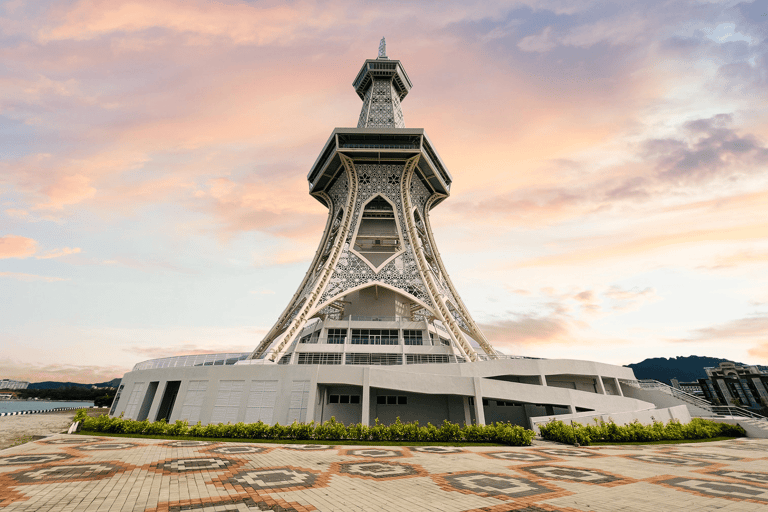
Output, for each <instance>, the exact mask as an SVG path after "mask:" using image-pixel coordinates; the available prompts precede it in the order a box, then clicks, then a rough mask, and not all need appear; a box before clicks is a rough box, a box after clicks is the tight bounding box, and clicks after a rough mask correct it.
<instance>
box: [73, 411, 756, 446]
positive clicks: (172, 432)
mask: <svg viewBox="0 0 768 512" xmlns="http://www.w3.org/2000/svg"><path fill="white" fill-rule="evenodd" d="M77 415H78V417H82V416H83V415H82V414H80V413H79V412H78V414H77ZM81 421H82V423H81V425H82V430H85V431H88V432H107V433H126V434H148V435H168V436H190V437H212V438H231V439H300V440H309V439H317V440H325V441H339V440H344V439H351V440H357V441H430V442H435V441H438V442H460V441H464V442H470V443H473V442H475V443H476V442H496V443H502V444H508V445H515V446H523V445H525V446H527V445H530V444H531V441H532V440H533V437H534V435H535V434H534V432H533V431H532V430H527V429H525V428H523V427H521V426H519V425H512V424H511V423H494V424H491V425H464V426H463V427H461V426H459V425H457V424H455V423H451V422H449V421H444V422H443V424H442V425H441V426H440V427H436V426H435V425H432V424H431V423H427V425H426V426H420V425H419V422H418V421H414V422H413V423H403V422H401V421H400V418H397V419H396V420H395V422H394V423H393V424H391V425H384V424H382V423H380V422H379V420H378V419H376V422H375V424H374V425H372V426H367V425H363V424H362V423H357V424H354V425H350V426H349V427H346V426H345V425H344V424H343V423H341V422H338V421H336V418H331V419H329V420H328V421H325V422H323V423H321V424H317V423H315V422H314V421H313V422H310V423H298V422H293V423H292V424H291V425H287V426H283V425H280V424H279V423H276V424H274V425H266V424H265V423H263V422H261V421H259V422H257V423H249V424H246V423H242V422H240V423H235V424H234V425H232V424H229V423H227V424H226V425H225V424H222V423H218V424H209V425H201V424H200V422H197V423H196V424H195V425H192V426H190V425H189V424H188V423H187V422H186V421H182V420H177V421H175V422H174V423H173V424H170V425H169V424H168V423H167V422H166V421H165V420H160V421H155V422H149V421H147V420H144V421H136V420H126V419H123V418H122V417H118V418H110V417H109V416H107V415H103V416H98V417H96V418H91V417H89V416H87V415H86V416H85V417H83V419H82V420H81ZM574 425H578V424H574ZM578 426H579V427H581V425H578ZM640 427H642V425H641V426H640ZM726 427H728V428H731V429H732V430H733V431H738V429H740V428H741V427H731V426H730V425H726ZM541 428H542V435H544V433H545V432H550V431H551V432H550V435H551V436H554V437H557V438H564V436H571V437H570V438H569V439H571V441H570V442H573V441H572V439H580V441H579V442H581V443H582V444H588V441H589V435H588V433H586V431H585V432H581V431H579V429H573V428H571V427H570V426H568V427H566V426H565V425H564V424H563V423H562V422H553V423H550V424H547V425H544V426H542V427H541ZM589 428H591V429H596V430H600V431H603V430H606V431H609V430H610V429H611V428H614V429H615V428H616V427H615V425H614V426H613V427H610V426H605V425H604V426H595V427H593V426H590V427H589ZM643 428H645V427H643ZM678 428H681V427H680V426H679V424H678ZM703 428H704V427H702V426H697V427H695V428H694V429H698V430H702V429H703ZM558 429H559V430H562V431H563V432H564V433H565V434H563V433H562V432H561V433H558V432H559V431H558ZM742 430H743V429H742ZM716 435H725V434H716Z"/></svg>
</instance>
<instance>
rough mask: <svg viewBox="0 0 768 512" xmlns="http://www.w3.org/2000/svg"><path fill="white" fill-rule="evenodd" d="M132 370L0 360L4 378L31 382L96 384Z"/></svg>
mask: <svg viewBox="0 0 768 512" xmlns="http://www.w3.org/2000/svg"><path fill="white" fill-rule="evenodd" d="M129 369H130V368H127V367H122V366H116V365H108V366H104V365H102V366H89V365H77V364H36V363H34V362H23V363H22V362H19V361H14V360H10V359H2V360H0V374H2V375H3V377H4V378H8V379H16V380H26V381H29V382H45V381H58V382H76V383H80V384H95V383H99V382H106V381H109V380H112V379H115V378H120V377H122V376H123V375H124V374H125V372H126V371H128V370H129Z"/></svg>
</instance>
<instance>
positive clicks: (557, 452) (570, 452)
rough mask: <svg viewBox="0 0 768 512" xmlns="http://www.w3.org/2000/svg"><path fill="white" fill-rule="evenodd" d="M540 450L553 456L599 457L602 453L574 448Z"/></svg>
mask: <svg viewBox="0 0 768 512" xmlns="http://www.w3.org/2000/svg"><path fill="white" fill-rule="evenodd" d="M539 451H540V452H542V453H546V454H547V455H554V456H555V457H601V456H602V454H601V453H599V452H597V451H595V450H578V449H576V448H540V449H539Z"/></svg>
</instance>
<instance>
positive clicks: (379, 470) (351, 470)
mask: <svg viewBox="0 0 768 512" xmlns="http://www.w3.org/2000/svg"><path fill="white" fill-rule="evenodd" d="M337 468H338V473H339V474H341V475H350V476H356V477H361V478H373V479H376V480H378V479H385V478H387V479H391V478H403V477H407V476H420V475H424V474H425V473H424V471H421V470H420V469H419V468H417V467H415V466H413V465H411V464H402V463H399V462H386V461H375V462H342V463H340V464H338V467H337Z"/></svg>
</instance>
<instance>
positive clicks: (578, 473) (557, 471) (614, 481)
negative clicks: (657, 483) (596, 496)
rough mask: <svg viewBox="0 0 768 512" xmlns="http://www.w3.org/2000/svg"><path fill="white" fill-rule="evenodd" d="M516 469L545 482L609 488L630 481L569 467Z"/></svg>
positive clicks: (596, 471) (593, 470)
mask: <svg viewBox="0 0 768 512" xmlns="http://www.w3.org/2000/svg"><path fill="white" fill-rule="evenodd" d="M516 469H518V470H519V471H524V472H526V473H530V474H531V475H533V476H538V477H540V478H544V479H547V480H561V481H563V482H579V483H582V484H597V485H606V486H609V487H610V486H614V485H621V484H624V483H629V482H631V481H632V480H629V481H627V480H624V479H623V478H620V477H616V476H614V475H611V474H608V473H605V472H603V471H598V470H597V469H588V468H575V467H571V466H546V465H545V466H525V467H520V468H516ZM609 484H610V485H609Z"/></svg>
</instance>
